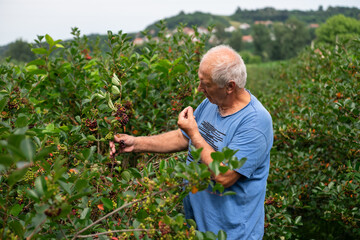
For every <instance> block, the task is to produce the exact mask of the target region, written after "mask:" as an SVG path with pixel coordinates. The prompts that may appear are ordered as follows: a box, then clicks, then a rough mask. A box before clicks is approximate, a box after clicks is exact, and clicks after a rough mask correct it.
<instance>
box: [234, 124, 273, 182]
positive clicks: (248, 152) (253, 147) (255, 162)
mask: <svg viewBox="0 0 360 240" xmlns="http://www.w3.org/2000/svg"><path fill="white" fill-rule="evenodd" d="M228 147H229V148H230V149H233V150H238V152H237V153H236V154H235V156H236V157H237V158H238V159H239V160H240V159H241V158H246V159H247V160H246V162H245V164H244V165H243V166H242V167H241V168H240V169H236V171H237V172H238V173H240V174H241V175H243V176H245V177H247V178H249V177H250V176H251V175H252V174H253V173H254V171H255V170H256V169H257V168H258V167H259V165H261V164H262V162H263V161H264V160H265V159H266V157H265V155H266V153H267V148H268V146H267V141H266V138H265V136H264V134H263V133H261V132H260V131H259V130H257V129H255V128H249V129H245V130H241V128H239V129H238V130H237V132H236V133H235V135H234V137H233V139H232V140H231V142H230V143H229V145H228Z"/></svg>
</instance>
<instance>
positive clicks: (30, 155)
mask: <svg viewBox="0 0 360 240" xmlns="http://www.w3.org/2000/svg"><path fill="white" fill-rule="evenodd" d="M20 150H21V152H22V153H23V154H24V156H26V159H27V160H29V161H32V160H33V159H34V156H35V151H36V146H35V144H34V143H33V142H32V141H31V140H30V139H29V138H25V139H24V140H22V141H21V143H20Z"/></svg>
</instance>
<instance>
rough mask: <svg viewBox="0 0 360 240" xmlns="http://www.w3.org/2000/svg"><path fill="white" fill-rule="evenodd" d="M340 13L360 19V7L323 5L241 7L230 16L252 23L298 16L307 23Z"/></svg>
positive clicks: (235, 19) (280, 20) (283, 20)
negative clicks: (307, 8) (308, 7)
mask: <svg viewBox="0 0 360 240" xmlns="http://www.w3.org/2000/svg"><path fill="white" fill-rule="evenodd" d="M338 14H343V15H345V16H347V17H352V18H356V19H360V10H359V9H358V8H348V7H328V8H327V9H326V10H324V9H323V7H322V6H320V7H319V8H318V10H316V11H312V10H311V11H300V10H290V11H289V10H276V9H275V8H271V7H268V8H263V9H257V10H246V9H245V10H242V9H241V8H240V7H239V8H238V9H237V10H236V11H235V13H234V14H233V15H231V16H230V19H231V20H233V21H239V22H248V23H250V22H254V21H267V20H269V21H278V22H285V21H287V20H288V19H291V18H296V19H298V20H300V21H302V22H305V23H323V22H325V21H326V20H327V19H328V18H330V17H332V16H334V15H338Z"/></svg>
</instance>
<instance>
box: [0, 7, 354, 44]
mask: <svg viewBox="0 0 360 240" xmlns="http://www.w3.org/2000/svg"><path fill="white" fill-rule="evenodd" d="M320 5H321V6H323V8H324V9H327V8H328V7H329V6H332V7H335V6H342V7H357V8H360V1H359V0H295V1H294V0H271V1H269V0H251V1H249V0H221V1H219V0H56V1H54V0H0V46H3V45H6V44H8V43H10V42H14V41H15V40H17V39H22V40H25V41H27V42H33V40H34V39H36V38H37V35H45V34H49V35H50V36H51V37H52V38H53V39H55V40H57V39H62V40H66V39H70V38H72V36H71V34H70V32H71V28H72V27H78V28H79V29H80V31H81V34H86V35H88V34H92V33H98V34H106V33H107V31H108V30H111V31H113V32H115V33H117V32H118V31H119V30H122V31H123V32H127V33H133V32H139V31H142V30H144V29H145V28H146V27H147V26H148V25H150V24H152V23H154V22H156V21H158V20H160V19H164V18H167V17H172V16H175V15H177V14H178V13H179V12H180V11H184V12H185V13H193V12H195V11H200V12H204V13H211V14H216V15H227V16H228V15H231V14H233V13H234V12H235V11H236V9H237V8H238V7H240V8H241V9H247V10H254V9H260V8H264V7H274V8H275V9H278V10H284V9H287V10H294V9H297V10H317V9H318V8H319V6H320Z"/></svg>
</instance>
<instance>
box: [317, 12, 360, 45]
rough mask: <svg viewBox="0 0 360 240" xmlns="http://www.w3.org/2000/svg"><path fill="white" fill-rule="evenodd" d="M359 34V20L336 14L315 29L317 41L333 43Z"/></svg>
mask: <svg viewBox="0 0 360 240" xmlns="http://www.w3.org/2000/svg"><path fill="white" fill-rule="evenodd" d="M359 35H360V21H359V20H356V19H355V18H350V17H345V16H344V15H342V14H340V15H336V16H334V17H331V18H329V19H328V20H326V23H324V24H322V25H321V26H320V27H319V28H318V29H316V36H317V41H318V42H323V43H329V44H335V43H336V42H337V41H344V40H347V39H352V38H355V37H357V36H359Z"/></svg>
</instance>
